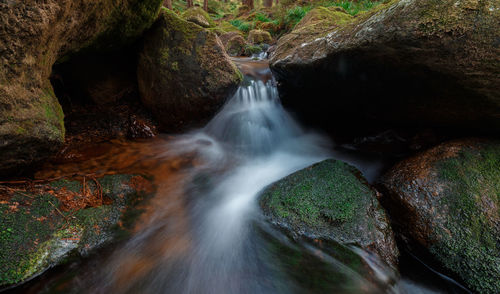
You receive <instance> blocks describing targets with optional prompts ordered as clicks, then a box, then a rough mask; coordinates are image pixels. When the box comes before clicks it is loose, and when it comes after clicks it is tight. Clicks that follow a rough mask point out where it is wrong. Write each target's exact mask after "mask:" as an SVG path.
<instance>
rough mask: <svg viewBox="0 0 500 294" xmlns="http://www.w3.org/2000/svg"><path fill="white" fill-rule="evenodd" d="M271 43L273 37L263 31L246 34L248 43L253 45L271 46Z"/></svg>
mask: <svg viewBox="0 0 500 294" xmlns="http://www.w3.org/2000/svg"><path fill="white" fill-rule="evenodd" d="M272 41H273V37H271V34H270V33H269V32H267V31H263V30H251V31H250V32H249V33H248V42H249V43H250V44H253V45H260V44H271V43H272Z"/></svg>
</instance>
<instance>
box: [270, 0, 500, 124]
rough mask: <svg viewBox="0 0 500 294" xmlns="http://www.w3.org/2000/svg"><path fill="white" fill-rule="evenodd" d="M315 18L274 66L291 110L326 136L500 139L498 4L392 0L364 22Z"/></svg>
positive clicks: (288, 40)
mask: <svg viewBox="0 0 500 294" xmlns="http://www.w3.org/2000/svg"><path fill="white" fill-rule="evenodd" d="M310 13H311V16H309V17H308V16H306V17H305V18H304V19H303V22H301V23H299V25H297V27H296V29H295V30H294V31H293V32H292V33H291V34H289V35H287V36H284V37H283V38H281V39H280V41H279V43H278V46H277V49H276V51H275V52H274V53H273V55H272V57H271V68H272V70H273V72H274V74H275V76H276V78H277V80H278V83H279V89H280V94H281V96H282V100H283V103H284V104H287V105H288V106H289V107H291V108H294V109H298V110H300V111H298V112H299V114H302V115H303V116H304V117H306V118H308V119H309V120H311V121H315V122H317V123H320V124H322V125H324V126H328V125H331V124H334V123H335V122H344V123H345V122H348V124H357V123H360V124H361V123H362V121H361V120H364V121H383V122H388V123H393V124H394V123H397V124H399V125H401V124H406V125H412V126H429V125H430V126H444V127H454V128H459V127H460V128H470V129H480V130H481V131H485V132H488V131H489V132H498V131H499V130H500V117H499V115H498V113H499V112H500V98H499V97H500V94H499V89H500V74H499V73H500V72H499V68H500V46H499V41H498V38H499V36H498V32H499V31H500V9H499V3H498V1H474V0H470V1H459V2H453V1H434V0H424V1H417V0H404V1H403V0H401V1H399V0H392V1H388V2H387V3H385V4H380V5H379V6H377V7H376V8H374V10H372V11H370V12H365V13H360V14H358V15H357V16H355V17H351V16H350V15H347V14H346V13H343V12H342V11H340V10H338V9H337V10H334V9H326V8H322V9H317V10H313V11H311V12H310ZM306 98H307V99H306Z"/></svg>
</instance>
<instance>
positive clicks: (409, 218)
mask: <svg viewBox="0 0 500 294" xmlns="http://www.w3.org/2000/svg"><path fill="white" fill-rule="evenodd" d="M499 167H500V143H499V142H481V141H479V142H478V141H472V140H470V141H454V142H450V143H444V144H442V145H439V146H437V147H435V148H432V149H430V150H428V151H426V152H424V153H422V154H419V155H417V156H415V157H413V158H410V159H407V160H404V161H403V162H401V163H399V164H397V165H396V166H394V167H393V168H392V169H391V170H390V171H389V172H388V173H387V174H386V175H385V176H384V179H383V181H382V184H383V185H384V186H385V188H386V189H387V191H388V193H387V196H388V198H387V199H386V202H388V203H389V206H390V207H392V208H391V209H389V212H391V216H392V218H393V219H394V220H395V223H396V224H397V226H396V227H395V228H396V229H397V230H398V231H399V232H400V234H402V235H403V236H404V237H405V238H406V239H407V240H413V241H414V242H416V243H417V244H418V245H420V247H423V248H424V249H426V250H427V251H428V253H430V254H431V255H432V256H433V257H434V259H436V260H437V261H439V262H440V263H441V264H442V265H443V266H444V267H445V268H446V269H447V270H449V271H450V272H451V273H453V274H455V276H458V278H460V279H461V280H463V281H464V282H465V283H466V285H467V286H468V287H470V288H471V289H472V290H474V291H477V292H478V293H499V292H500V280H499V279H498V277H499V276H500V250H499V244H500V217H499V207H500V202H499V196H500V184H499V183H500V168H499ZM409 244H410V245H411V244H412V243H411V242H410V243H409ZM413 249H418V248H413Z"/></svg>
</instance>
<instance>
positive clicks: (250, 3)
mask: <svg viewBox="0 0 500 294" xmlns="http://www.w3.org/2000/svg"><path fill="white" fill-rule="evenodd" d="M243 5H246V6H248V8H250V9H253V0H243Z"/></svg>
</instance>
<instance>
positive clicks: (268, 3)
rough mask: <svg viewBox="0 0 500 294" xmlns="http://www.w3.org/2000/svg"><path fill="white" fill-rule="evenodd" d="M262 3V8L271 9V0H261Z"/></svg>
mask: <svg viewBox="0 0 500 294" xmlns="http://www.w3.org/2000/svg"><path fill="white" fill-rule="evenodd" d="M262 2H264V3H263V4H264V7H268V8H269V7H272V6H273V0H263V1H262ZM276 2H278V0H276Z"/></svg>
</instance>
